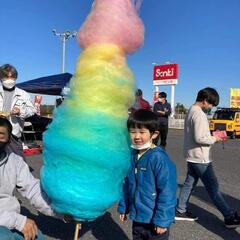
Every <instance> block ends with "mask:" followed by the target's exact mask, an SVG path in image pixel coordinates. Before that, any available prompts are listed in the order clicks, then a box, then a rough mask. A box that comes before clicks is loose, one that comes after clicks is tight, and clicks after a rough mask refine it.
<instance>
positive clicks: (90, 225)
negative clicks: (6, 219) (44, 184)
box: [22, 207, 128, 240]
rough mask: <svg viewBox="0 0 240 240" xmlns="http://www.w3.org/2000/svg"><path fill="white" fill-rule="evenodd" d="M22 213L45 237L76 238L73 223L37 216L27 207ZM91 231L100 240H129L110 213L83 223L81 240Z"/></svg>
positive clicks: (65, 239) (23, 208)
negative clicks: (33, 222) (34, 223)
mask: <svg viewBox="0 0 240 240" xmlns="http://www.w3.org/2000/svg"><path fill="white" fill-rule="evenodd" d="M22 213H23V214H24V215H26V216H27V217H29V218H31V219H33V220H34V221H35V222H36V224H37V226H38V228H39V229H40V230H41V232H42V233H43V234H44V235H45V236H48V237H52V238H56V239H61V240H70V239H73V237H74V231H75V225H74V224H73V223H64V222H63V221H62V220H59V219H55V218H53V217H48V216H45V215H42V214H39V215H38V216H36V215H34V214H32V213H31V212H30V211H29V210H28V209H27V208H25V207H22ZM89 231H90V232H91V233H92V235H93V236H94V237H95V238H96V239H98V240H112V239H116V240H128V237H127V235H126V234H125V233H124V231H123V230H122V229H121V228H120V227H119V226H118V224H116V223H115V222H114V220H113V219H112V216H111V214H110V213H109V212H107V213H106V214H105V215H103V216H102V217H99V218H98V219H97V220H95V221H93V222H84V223H82V229H81V230H80V232H79V239H80V238H81V237H82V236H83V235H84V234H85V233H87V232H89Z"/></svg>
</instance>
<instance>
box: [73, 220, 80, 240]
mask: <svg viewBox="0 0 240 240" xmlns="http://www.w3.org/2000/svg"><path fill="white" fill-rule="evenodd" d="M80 229H81V223H79V222H77V223H76V225H75V233H74V240H78V233H79V230H80Z"/></svg>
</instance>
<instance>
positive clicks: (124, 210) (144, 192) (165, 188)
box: [118, 109, 177, 240]
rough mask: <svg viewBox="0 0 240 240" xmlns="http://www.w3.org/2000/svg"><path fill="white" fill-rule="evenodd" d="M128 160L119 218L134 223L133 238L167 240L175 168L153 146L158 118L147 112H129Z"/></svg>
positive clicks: (173, 202)
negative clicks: (129, 149)
mask: <svg viewBox="0 0 240 240" xmlns="http://www.w3.org/2000/svg"><path fill="white" fill-rule="evenodd" d="M127 128H128V131H129V136H130V140H131V148H133V150H132V151H131V161H130V168H129V169H128V174H127V176H126V178H125V181H124V184H123V194H122V197H121V199H120V202H119V205H118V212H119V218H120V220H121V221H126V220H127V215H128V214H129V218H130V219H131V220H132V221H133V224H132V236H133V237H132V239H133V240H137V239H146V240H147V239H148V240H150V239H152V240H153V239H156V240H157V239H158V240H160V239H161V240H168V239H169V231H170V226H171V224H172V223H173V222H174V217H175V205H176V190H177V177H176V166H175V164H174V163H173V162H172V161H171V160H170V158H169V157H168V155H167V153H166V152H165V151H164V150H163V149H162V148H160V147H157V146H156V145H155V143H156V142H157V140H158V135H159V132H158V118H157V116H156V115H155V114H154V113H153V112H152V111H148V110H146V109H139V110H137V111H135V112H134V113H132V114H131V115H130V116H129V118H128V121H127Z"/></svg>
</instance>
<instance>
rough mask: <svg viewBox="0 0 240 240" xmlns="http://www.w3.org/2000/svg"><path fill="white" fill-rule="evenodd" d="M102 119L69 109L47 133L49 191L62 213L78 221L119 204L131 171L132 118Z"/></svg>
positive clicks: (64, 108)
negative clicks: (128, 122) (128, 124)
mask: <svg viewBox="0 0 240 240" xmlns="http://www.w3.org/2000/svg"><path fill="white" fill-rule="evenodd" d="M63 114H64V117H61V116H63ZM97 116H98V117H96V113H84V114H83V113H79V112H77V111H74V110H72V109H69V108H68V107H67V106H66V105H64V106H62V107H61V108H58V109H57V110H56V112H55V121H53V123H52V124H51V125H50V128H49V130H48V131H47V132H46V133H45V134H44V143H45V145H44V146H45V149H44V166H43V168H42V170H41V180H42V185H43V188H44V190H45V191H46V192H47V194H48V196H49V197H50V198H51V202H52V206H53V208H54V209H55V210H56V211H57V212H60V213H63V214H69V215H71V216H74V218H75V220H78V221H83V220H93V219H95V218H96V217H98V216H101V215H103V214H104V213H105V211H106V210H107V209H108V208H109V207H111V206H112V204H113V203H114V202H116V201H118V199H119V197H120V194H121V184H122V180H123V178H124V176H125V174H126V171H127V169H128V166H129V147H128V146H129V138H128V133H127V130H126V127H125V126H126V118H124V119H121V118H119V117H118V118H116V117H109V116H107V115H106V114H103V113H98V114H97Z"/></svg>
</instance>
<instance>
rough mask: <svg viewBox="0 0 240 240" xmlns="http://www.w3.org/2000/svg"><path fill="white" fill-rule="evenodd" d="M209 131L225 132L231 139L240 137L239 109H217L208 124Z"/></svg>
mask: <svg viewBox="0 0 240 240" xmlns="http://www.w3.org/2000/svg"><path fill="white" fill-rule="evenodd" d="M209 127H210V131H211V132H213V131H216V130H221V131H226V133H227V135H228V136H230V137H231V138H233V139H234V138H236V137H237V136H240V109H238V108H217V110H216V112H215V113H214V115H213V118H212V119H211V120H210V122H209Z"/></svg>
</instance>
